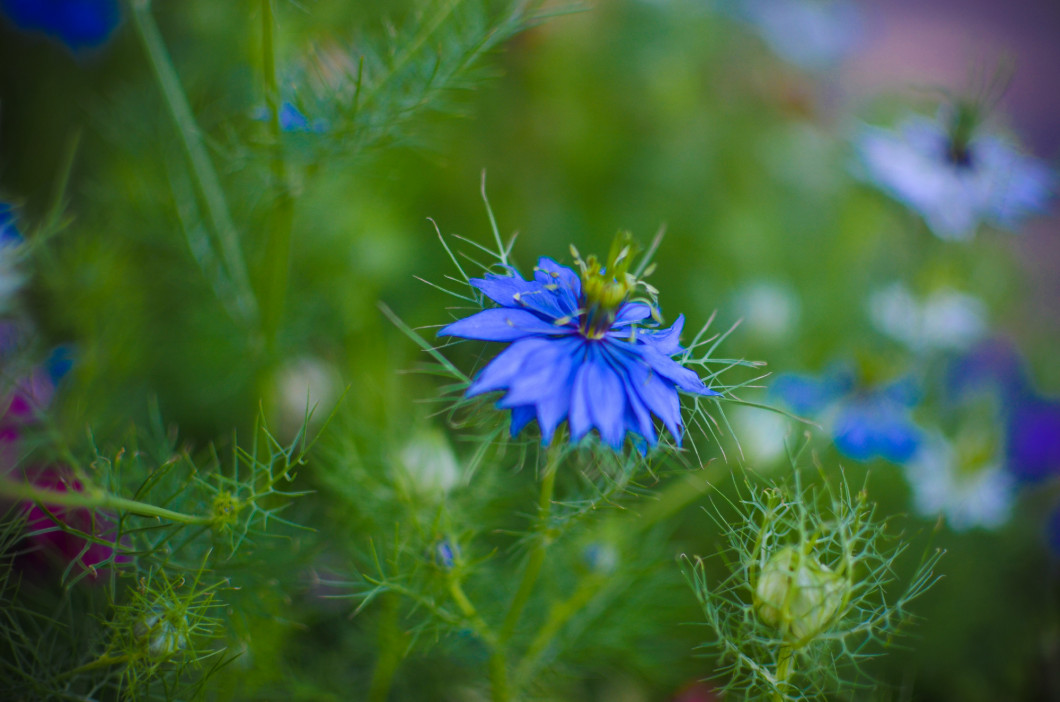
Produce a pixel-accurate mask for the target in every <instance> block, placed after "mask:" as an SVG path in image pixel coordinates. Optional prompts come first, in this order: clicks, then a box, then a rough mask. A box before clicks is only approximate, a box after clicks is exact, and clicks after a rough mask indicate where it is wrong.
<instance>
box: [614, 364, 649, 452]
mask: <svg viewBox="0 0 1060 702" xmlns="http://www.w3.org/2000/svg"><path fill="white" fill-rule="evenodd" d="M621 378H622V384H623V386H624V388H625V393H626V408H625V414H626V419H625V421H626V425H627V426H630V427H636V430H637V432H639V433H640V435H641V436H642V437H644V440H645V441H647V443H648V445H649V446H655V444H656V443H657V442H658V437H656V435H655V425H654V424H653V423H652V421H651V412H650V411H649V410H648V408H647V406H645V404H644V400H642V399H641V397H640V393H638V392H637V390H636V389H635V388H634V387H633V383H632V381H631V380H630V376H629V372H628V370H627V369H626V368H625V366H624V365H623V367H622V373H621ZM641 453H643V451H642V452H641Z"/></svg>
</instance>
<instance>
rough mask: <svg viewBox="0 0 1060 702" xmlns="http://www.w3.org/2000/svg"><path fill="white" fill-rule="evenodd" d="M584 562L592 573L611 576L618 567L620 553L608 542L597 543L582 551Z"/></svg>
mask: <svg viewBox="0 0 1060 702" xmlns="http://www.w3.org/2000/svg"><path fill="white" fill-rule="evenodd" d="M582 561H583V562H584V564H585V566H586V568H588V569H589V571H590V572H592V573H595V574H597V575H610V574H611V573H613V572H615V569H616V568H617V567H618V551H617V550H616V549H615V547H614V546H612V545H611V544H609V543H607V542H606V541H603V542H601V541H596V542H593V543H591V544H589V545H588V546H586V547H585V550H584V551H582Z"/></svg>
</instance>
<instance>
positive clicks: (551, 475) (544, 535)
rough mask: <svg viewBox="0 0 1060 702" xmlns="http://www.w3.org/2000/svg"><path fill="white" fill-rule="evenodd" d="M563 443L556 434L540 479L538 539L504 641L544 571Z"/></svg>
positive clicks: (510, 609) (502, 636) (506, 620)
mask: <svg viewBox="0 0 1060 702" xmlns="http://www.w3.org/2000/svg"><path fill="white" fill-rule="evenodd" d="M561 443H562V442H561V441H559V440H558V437H554V438H553V443H552V446H551V447H550V448H549V450H548V459H547V462H546V464H545V475H544V478H543V479H542V480H541V495H540V496H539V497H538V501H537V524H536V528H535V537H536V538H535V539H534V542H533V546H531V547H530V557H529V559H528V560H527V563H526V570H525V571H523V579H522V582H520V583H519V589H518V590H516V592H515V597H514V598H512V603H511V605H509V607H508V614H507V615H505V617H504V624H503V625H502V626H501V633H500V641H501V643H502V644H503V643H506V642H507V641H508V640H509V639H510V638H511V637H512V634H514V633H515V628H516V626H518V624H519V618H520V617H521V616H522V614H523V608H524V607H526V603H527V601H528V600H529V599H530V594H531V593H532V592H533V590H534V585H535V584H536V583H537V576H538V575H540V573H541V566H542V565H544V563H545V550H546V549H547V548H548V545H549V542H550V541H551V538H550V537H549V534H548V522H549V518H550V517H551V515H552V493H553V491H554V490H555V487H556V472H557V471H556V468H557V464H558V463H559V457H560V456H562V455H563V450H562V448H561Z"/></svg>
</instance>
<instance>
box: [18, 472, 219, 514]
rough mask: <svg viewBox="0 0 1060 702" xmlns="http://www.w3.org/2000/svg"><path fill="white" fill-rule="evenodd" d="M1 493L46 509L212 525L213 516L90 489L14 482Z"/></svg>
mask: <svg viewBox="0 0 1060 702" xmlns="http://www.w3.org/2000/svg"><path fill="white" fill-rule="evenodd" d="M0 494H2V495H5V496H7V497H12V498H14V499H16V500H29V501H30V502H37V503H40V504H42V505H46V506H55V507H84V508H86V509H112V510H116V511H120V512H128V513H131V514H136V515H139V516H141V517H158V518H159V519H166V520H168V521H171V522H180V523H182V524H209V523H211V522H212V521H213V517H203V516H199V515H194V514H184V513H183V512H174V511H173V510H171V509H166V508H164V507H156V506H154V505H151V504H147V503H146V502H138V501H136V500H129V499H126V498H124V497H117V496H116V495H112V494H110V493H109V492H104V491H103V490H87V491H85V492H74V491H66V492H58V491H55V490H48V489H47V488H42V487H37V486H36V485H32V484H30V483H20V482H15V481H12V480H0Z"/></svg>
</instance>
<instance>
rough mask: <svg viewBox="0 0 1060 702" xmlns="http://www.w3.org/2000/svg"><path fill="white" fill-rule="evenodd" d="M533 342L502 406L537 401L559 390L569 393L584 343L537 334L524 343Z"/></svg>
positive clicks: (572, 339) (577, 340) (573, 339)
mask: <svg viewBox="0 0 1060 702" xmlns="http://www.w3.org/2000/svg"><path fill="white" fill-rule="evenodd" d="M530 341H535V342H538V343H535V344H533V348H532V350H531V352H530V354H529V355H528V356H527V357H526V360H525V361H524V362H523V363H522V365H521V366H520V368H519V372H518V373H517V374H516V375H515V377H514V378H512V381H511V383H510V384H509V393H508V395H506V396H505V398H504V401H503V404H502V406H503V407H513V406H516V405H526V404H536V403H538V402H540V401H541V400H543V399H544V398H546V397H548V396H550V395H555V394H557V393H564V394H565V393H567V392H568V383H569V381H570V375H571V370H572V365H573V363H574V358H573V357H574V355H575V354H576V352H577V350H578V347H579V346H581V345H582V344H584V342H582V341H581V340H580V339H577V338H566V339H547V338H541V337H536V338H534V339H527V340H525V341H523V342H520V343H522V344H524V345H529V342H530Z"/></svg>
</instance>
